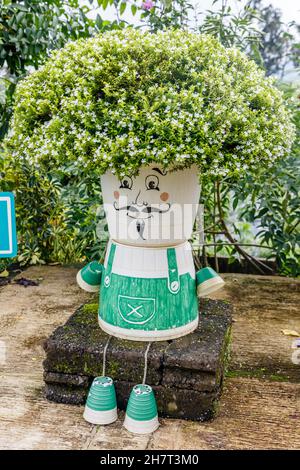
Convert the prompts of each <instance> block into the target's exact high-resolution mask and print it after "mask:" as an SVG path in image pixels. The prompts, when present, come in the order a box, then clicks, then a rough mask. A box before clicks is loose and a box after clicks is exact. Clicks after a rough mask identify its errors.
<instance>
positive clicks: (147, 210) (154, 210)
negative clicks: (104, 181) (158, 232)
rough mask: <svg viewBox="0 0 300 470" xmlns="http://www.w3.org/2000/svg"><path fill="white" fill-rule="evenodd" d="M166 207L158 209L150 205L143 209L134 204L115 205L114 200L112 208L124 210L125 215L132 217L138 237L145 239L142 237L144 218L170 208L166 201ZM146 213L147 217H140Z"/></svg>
mask: <svg viewBox="0 0 300 470" xmlns="http://www.w3.org/2000/svg"><path fill="white" fill-rule="evenodd" d="M167 206H168V207H167V209H165V210H163V209H158V208H157V207H151V206H145V207H144V208H143V209H138V208H137V207H136V206H134V205H129V206H123V207H117V205H116V202H114V208H115V210H116V211H126V215H127V217H130V219H134V220H135V221H136V231H137V232H138V234H139V236H140V238H141V239H142V240H146V239H145V238H144V230H145V220H147V219H150V218H151V217H153V213H157V214H165V213H166V212H168V211H169V210H170V207H171V204H169V203H167ZM129 212H132V213H133V214H136V215H133V214H130V213H129ZM144 214H145V215H146V214H148V216H147V217H142V216H143V215H144Z"/></svg>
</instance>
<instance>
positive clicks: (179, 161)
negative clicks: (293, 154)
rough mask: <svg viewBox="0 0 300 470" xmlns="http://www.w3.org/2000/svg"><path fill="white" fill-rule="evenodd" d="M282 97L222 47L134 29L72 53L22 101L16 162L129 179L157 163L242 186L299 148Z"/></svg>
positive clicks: (208, 40)
mask: <svg viewBox="0 0 300 470" xmlns="http://www.w3.org/2000/svg"><path fill="white" fill-rule="evenodd" d="M292 137H293V127H292V124H291V123H290V118H289V112H288V111H287V110H286V108H285V106H284V102H283V98H282V93H281V92H280V91H279V90H278V89H277V88H275V87H274V86H273V80H272V79H271V78H266V77H265V74H264V72H263V71H262V70H260V69H259V68H258V67H257V66H256V64H255V63H254V62H253V61H251V60H249V59H247V57H246V55H245V54H244V53H242V52H241V51H239V50H238V49H235V48H229V49H226V48H224V47H223V46H222V45H221V44H220V43H219V42H218V41H217V40H216V39H214V38H212V37H210V36H205V35H203V36H202V35H196V34H193V33H187V32H183V31H169V32H163V33H158V34H150V33H142V32H140V31H137V30H133V29H126V30H123V31H114V32H107V33H104V34H103V35H99V36H97V37H94V38H91V39H87V40H79V41H77V42H73V43H70V44H68V45H67V46H66V47H64V48H63V49H61V50H60V51H58V52H54V53H53V55H52V57H51V58H50V59H49V60H48V61H47V62H46V64H45V65H44V66H43V67H42V68H41V69H40V70H38V71H36V72H34V73H32V74H31V75H30V76H28V77H27V78H26V79H24V80H23V81H22V82H21V83H20V84H19V85H18V88H17V91H16V103H15V109H14V117H13V120H12V132H11V135H10V137H9V139H8V140H7V142H6V147H7V149H8V151H9V152H10V154H11V155H12V157H13V159H15V160H17V161H19V162H23V161H28V162H31V164H34V165H36V167H37V168H43V167H44V168H47V169H48V170H51V168H56V167H60V166H61V165H68V164H73V165H74V166H75V167H79V168H80V169H84V170H85V171H86V172H87V173H88V172H90V171H92V172H96V173H103V172H105V171H106V170H107V169H109V168H111V169H112V170H113V171H115V172H117V173H118V174H119V175H122V174H125V173H130V174H135V173H136V172H138V169H139V167H140V166H141V165H142V164H146V163H148V162H149V163H150V162H152V161H155V162H156V163H157V164H162V165H163V166H165V167H171V168H181V167H186V166H190V165H192V164H193V163H195V162H196V163H197V164H198V165H199V168H200V171H201V173H202V174H207V175H212V176H227V175H229V176H232V175H236V176H237V175H241V174H243V173H247V172H249V171H251V170H253V169H255V168H256V167H264V168H267V167H269V166H271V165H272V164H273V162H274V161H275V160H276V159H277V158H280V157H282V156H284V155H285V154H286V153H287V152H288V151H289V148H290V144H291V141H292Z"/></svg>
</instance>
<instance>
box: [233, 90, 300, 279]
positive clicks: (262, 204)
mask: <svg viewBox="0 0 300 470" xmlns="http://www.w3.org/2000/svg"><path fill="white" fill-rule="evenodd" d="M286 94H289V95H291V94H293V95H294V96H295V99H294V101H293V111H294V112H293V116H294V123H295V126H296V129H297V138H296V139H295V143H294V145H293V148H292V152H291V155H290V157H289V158H287V159H285V160H281V161H279V162H278V163H277V165H275V166H274V168H272V169H271V170H270V171H269V172H268V177H267V178H266V175H264V174H263V173H261V172H258V174H257V175H256V176H255V177H254V176H251V175H249V176H248V177H247V178H246V179H244V180H243V181H242V182H241V183H240V184H239V185H238V186H236V187H235V188H234V192H235V196H236V197H237V198H239V200H244V201H245V204H244V207H243V211H242V213H241V217H242V218H244V219H245V220H248V221H250V222H255V223H256V224H257V226H258V228H259V231H258V233H257V234H256V238H257V239H258V240H259V241H260V242H262V243H265V244H267V245H269V246H270V247H272V250H271V252H270V255H269V256H270V257H274V258H275V259H276V262H277V264H278V267H279V269H280V272H281V273H282V274H285V275H292V276H299V275H300V167H299V154H300V139H299V137H300V107H299V97H298V93H296V92H295V90H294V89H293V88H290V87H287V89H286Z"/></svg>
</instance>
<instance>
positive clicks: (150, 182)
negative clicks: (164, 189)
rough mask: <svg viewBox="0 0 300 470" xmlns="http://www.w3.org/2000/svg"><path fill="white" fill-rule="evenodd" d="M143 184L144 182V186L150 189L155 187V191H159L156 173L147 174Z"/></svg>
mask: <svg viewBox="0 0 300 470" xmlns="http://www.w3.org/2000/svg"><path fill="white" fill-rule="evenodd" d="M145 184H146V188H147V189H148V190H151V189H156V191H159V187H158V185H159V179H158V177H157V176H156V175H149V176H147V178H146V180H145Z"/></svg>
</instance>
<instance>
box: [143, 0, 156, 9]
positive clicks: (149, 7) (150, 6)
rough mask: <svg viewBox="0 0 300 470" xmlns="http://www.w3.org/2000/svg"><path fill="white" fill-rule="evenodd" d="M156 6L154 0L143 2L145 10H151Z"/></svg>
mask: <svg viewBox="0 0 300 470" xmlns="http://www.w3.org/2000/svg"><path fill="white" fill-rule="evenodd" d="M153 7H154V2H152V0H144V1H143V3H142V9H143V10H151V8H153Z"/></svg>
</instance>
